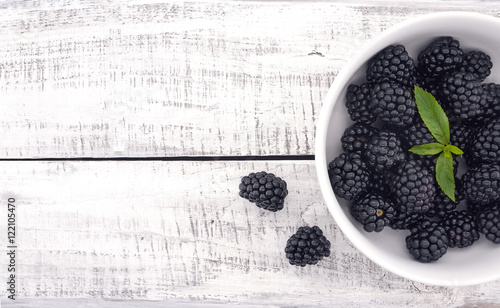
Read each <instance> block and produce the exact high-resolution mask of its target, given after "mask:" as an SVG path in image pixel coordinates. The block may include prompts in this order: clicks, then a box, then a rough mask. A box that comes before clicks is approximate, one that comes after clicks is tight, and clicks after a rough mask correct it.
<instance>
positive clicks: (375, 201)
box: [351, 193, 394, 232]
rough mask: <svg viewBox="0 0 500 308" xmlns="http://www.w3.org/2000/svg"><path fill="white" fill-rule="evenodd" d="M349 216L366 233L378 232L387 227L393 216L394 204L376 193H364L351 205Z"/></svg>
mask: <svg viewBox="0 0 500 308" xmlns="http://www.w3.org/2000/svg"><path fill="white" fill-rule="evenodd" d="M351 214H352V216H353V217H354V219H356V220H357V221H358V222H360V223H361V224H362V225H363V229H364V230H365V231H366V232H374V231H375V232H380V231H382V230H383V229H384V227H385V226H389V225H390V223H391V221H392V218H393V215H394V204H393V203H392V202H391V201H390V200H389V199H387V198H386V197H384V196H382V195H380V194H377V193H364V194H361V195H360V196H358V197H357V198H356V199H355V200H354V202H353V203H352V205H351Z"/></svg>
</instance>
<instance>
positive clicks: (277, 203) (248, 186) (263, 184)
mask: <svg viewBox="0 0 500 308" xmlns="http://www.w3.org/2000/svg"><path fill="white" fill-rule="evenodd" d="M239 189H240V197H242V198H245V199H247V200H248V201H250V202H252V203H255V204H256V205H257V206H258V207H260V208H262V209H265V210H268V211H271V212H276V211H279V210H282V209H283V205H284V202H285V197H286V196H287V195H288V190H287V187H286V182H285V181H284V180H282V179H281V178H279V177H276V176H275V175H274V174H272V173H267V172H265V171H261V172H256V173H254V172H252V173H250V174H249V175H247V176H244V177H243V178H241V183H240V186H239Z"/></svg>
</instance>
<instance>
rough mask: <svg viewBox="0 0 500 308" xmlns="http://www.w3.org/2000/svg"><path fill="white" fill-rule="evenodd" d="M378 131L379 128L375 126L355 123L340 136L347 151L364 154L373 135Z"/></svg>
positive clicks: (343, 147)
mask: <svg viewBox="0 0 500 308" xmlns="http://www.w3.org/2000/svg"><path fill="white" fill-rule="evenodd" d="M377 132H378V129H377V128H375V127H373V126H370V125H366V124H362V123H354V124H353V125H351V126H349V127H348V128H347V129H346V130H345V131H344V133H343V134H342V137H341V138H340V142H341V143H342V149H343V150H344V152H345V153H358V154H363V153H364V152H365V150H366V146H367V144H368V142H369V141H370V138H371V136H372V135H373V134H374V133H377Z"/></svg>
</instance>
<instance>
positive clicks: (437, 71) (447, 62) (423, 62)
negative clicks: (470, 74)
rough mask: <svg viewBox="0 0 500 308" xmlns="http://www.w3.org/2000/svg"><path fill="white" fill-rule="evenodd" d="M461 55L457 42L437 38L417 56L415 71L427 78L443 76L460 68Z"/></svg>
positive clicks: (446, 37)
mask: <svg viewBox="0 0 500 308" xmlns="http://www.w3.org/2000/svg"><path fill="white" fill-rule="evenodd" d="M463 54H464V52H463V50H462V49H461V48H460V43H459V41H457V40H455V39H453V38H452V37H450V36H445V37H439V38H437V39H435V40H433V41H432V42H431V43H430V44H429V45H427V47H426V48H424V49H423V50H422V51H421V52H420V53H419V54H418V57H417V60H418V65H417V70H418V71H419V74H422V75H424V76H427V77H435V76H443V75H445V74H446V73H448V72H451V71H455V70H457V69H458V68H459V67H460V65H461V64H462V60H463Z"/></svg>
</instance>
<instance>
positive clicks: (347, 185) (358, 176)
mask: <svg viewBox="0 0 500 308" xmlns="http://www.w3.org/2000/svg"><path fill="white" fill-rule="evenodd" d="M328 175H329V177H330V183H331V185H332V189H333V192H334V193H335V194H337V196H339V197H340V198H344V199H346V200H352V199H354V198H355V197H356V196H357V195H358V194H359V193H361V192H363V191H365V190H366V189H367V187H368V181H369V173H368V171H367V169H366V165H365V163H364V162H363V160H362V159H361V156H360V155H359V154H357V153H349V154H346V153H341V154H340V155H339V156H337V157H336V158H335V159H333V160H332V161H331V162H330V163H329V164H328Z"/></svg>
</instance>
